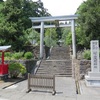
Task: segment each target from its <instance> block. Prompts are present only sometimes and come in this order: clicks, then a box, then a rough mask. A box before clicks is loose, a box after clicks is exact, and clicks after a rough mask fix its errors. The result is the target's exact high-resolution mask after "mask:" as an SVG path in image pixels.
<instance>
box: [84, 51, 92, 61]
mask: <svg viewBox="0 0 100 100" xmlns="http://www.w3.org/2000/svg"><path fill="white" fill-rule="evenodd" d="M82 56H83V58H84V59H87V60H90V59H91V52H90V50H84V52H83V54H82Z"/></svg>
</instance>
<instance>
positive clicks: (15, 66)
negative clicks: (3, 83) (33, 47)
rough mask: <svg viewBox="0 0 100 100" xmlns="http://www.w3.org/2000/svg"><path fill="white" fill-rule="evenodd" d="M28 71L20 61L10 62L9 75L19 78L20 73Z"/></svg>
mask: <svg viewBox="0 0 100 100" xmlns="http://www.w3.org/2000/svg"><path fill="white" fill-rule="evenodd" d="M25 73H26V68H25V66H23V65H22V64H20V63H16V62H11V63H10V64H9V75H10V77H11V78H17V77H18V75H22V76H23V75H24V74H25Z"/></svg>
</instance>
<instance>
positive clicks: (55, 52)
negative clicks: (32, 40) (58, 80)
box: [36, 47, 72, 77]
mask: <svg viewBox="0 0 100 100" xmlns="http://www.w3.org/2000/svg"><path fill="white" fill-rule="evenodd" d="M71 64H72V62H71V60H70V55H69V48H68V47H54V48H52V51H51V56H50V59H49V60H42V62H41V65H40V67H39V68H38V70H37V73H36V74H37V75H65V76H67V77H71V76H72V65H71Z"/></svg>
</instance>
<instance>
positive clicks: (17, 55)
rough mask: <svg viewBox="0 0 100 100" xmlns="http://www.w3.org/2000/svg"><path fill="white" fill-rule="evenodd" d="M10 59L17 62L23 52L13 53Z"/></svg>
mask: <svg viewBox="0 0 100 100" xmlns="http://www.w3.org/2000/svg"><path fill="white" fill-rule="evenodd" d="M12 57H13V58H14V59H17V60H18V59H21V58H22V57H23V52H15V53H13V54H12Z"/></svg>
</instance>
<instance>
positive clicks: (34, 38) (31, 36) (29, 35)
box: [25, 28, 40, 45]
mask: <svg viewBox="0 0 100 100" xmlns="http://www.w3.org/2000/svg"><path fill="white" fill-rule="evenodd" d="M25 33H26V34H25V38H26V40H27V41H26V43H25V45H27V43H29V44H38V43H39V42H40V34H39V33H38V32H37V31H35V30H34V29H33V28H29V29H27V30H26V31H25ZM33 42H34V43H33Z"/></svg>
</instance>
